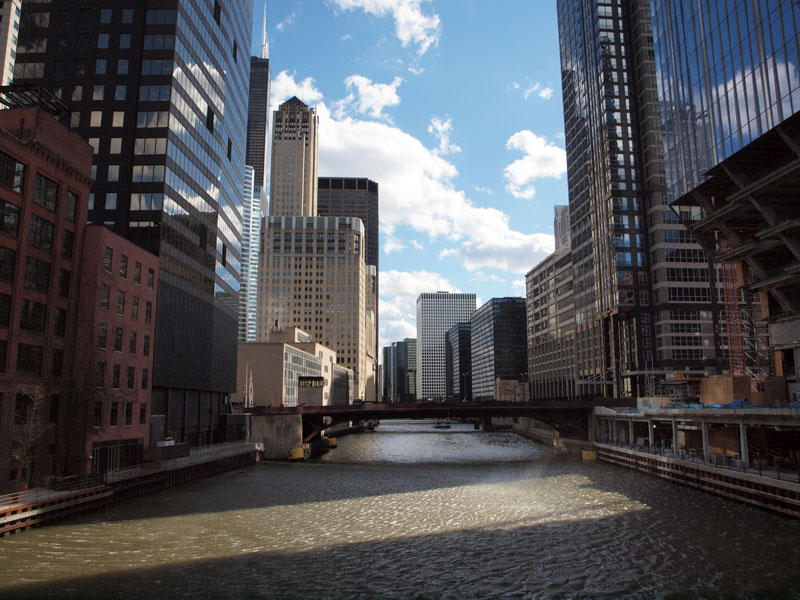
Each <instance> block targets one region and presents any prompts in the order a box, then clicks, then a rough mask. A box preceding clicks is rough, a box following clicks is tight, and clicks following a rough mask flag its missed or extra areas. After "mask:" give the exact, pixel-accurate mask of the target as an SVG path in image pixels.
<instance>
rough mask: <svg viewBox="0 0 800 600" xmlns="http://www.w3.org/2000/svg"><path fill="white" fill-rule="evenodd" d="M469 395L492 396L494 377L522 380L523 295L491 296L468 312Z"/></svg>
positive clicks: (525, 357) (524, 370) (524, 351)
mask: <svg viewBox="0 0 800 600" xmlns="http://www.w3.org/2000/svg"><path fill="white" fill-rule="evenodd" d="M469 324H470V365H471V371H472V376H471V378H472V391H471V394H470V397H471V398H474V399H476V400H479V399H481V398H483V399H490V398H493V397H494V390H495V381H497V380H498V379H505V380H513V381H519V382H521V383H522V382H524V381H525V379H526V377H527V371H528V353H527V343H526V342H527V340H526V334H525V298H492V299H491V300H489V301H488V302H487V303H486V304H484V305H483V306H481V307H480V308H479V309H478V310H476V311H475V312H474V313H472V317H470V320H469Z"/></svg>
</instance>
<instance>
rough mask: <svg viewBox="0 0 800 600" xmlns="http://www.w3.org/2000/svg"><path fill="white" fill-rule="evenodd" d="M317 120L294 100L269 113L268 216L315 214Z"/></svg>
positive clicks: (312, 215)
mask: <svg viewBox="0 0 800 600" xmlns="http://www.w3.org/2000/svg"><path fill="white" fill-rule="evenodd" d="M318 124H319V117H317V114H316V111H315V110H314V109H313V108H309V107H308V106H307V105H306V104H304V103H303V102H302V101H301V100H299V99H298V98H297V97H292V98H290V99H289V100H287V101H286V102H284V103H283V104H281V105H280V107H279V108H278V110H276V111H274V112H273V114H272V157H271V164H270V179H269V215H270V216H273V217H292V216H298V217H314V216H316V215H317V154H318V145H319V141H318V139H317V126H318Z"/></svg>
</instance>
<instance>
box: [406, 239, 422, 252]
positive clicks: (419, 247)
mask: <svg viewBox="0 0 800 600" xmlns="http://www.w3.org/2000/svg"><path fill="white" fill-rule="evenodd" d="M408 243H409V244H411V246H412V247H413V248H416V249H417V250H424V249H425V246H423V245H422V244H421V243H420V242H419V241H418V240H410V241H409V242H408Z"/></svg>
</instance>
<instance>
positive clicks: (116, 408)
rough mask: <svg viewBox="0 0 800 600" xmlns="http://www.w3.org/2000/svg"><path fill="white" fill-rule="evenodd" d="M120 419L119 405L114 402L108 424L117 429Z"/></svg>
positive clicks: (117, 367) (115, 366)
mask: <svg viewBox="0 0 800 600" xmlns="http://www.w3.org/2000/svg"><path fill="white" fill-rule="evenodd" d="M114 368H116V369H119V365H114ZM112 387H113V386H112ZM116 387H119V385H117V386H116ZM118 417H119V403H117V402H112V403H111V411H110V414H109V415H108V424H109V425H111V426H112V427H116V426H117V420H118Z"/></svg>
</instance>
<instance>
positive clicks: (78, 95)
mask: <svg viewBox="0 0 800 600" xmlns="http://www.w3.org/2000/svg"><path fill="white" fill-rule="evenodd" d="M100 99H101V100H102V98H100ZM81 100H83V86H82V85H76V86H75V87H73V88H72V101H73V102H80V101H81Z"/></svg>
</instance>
